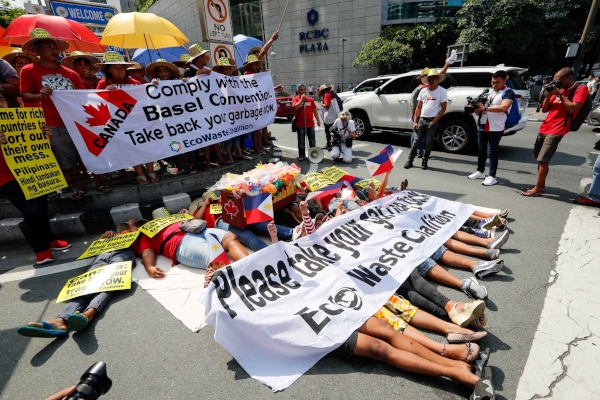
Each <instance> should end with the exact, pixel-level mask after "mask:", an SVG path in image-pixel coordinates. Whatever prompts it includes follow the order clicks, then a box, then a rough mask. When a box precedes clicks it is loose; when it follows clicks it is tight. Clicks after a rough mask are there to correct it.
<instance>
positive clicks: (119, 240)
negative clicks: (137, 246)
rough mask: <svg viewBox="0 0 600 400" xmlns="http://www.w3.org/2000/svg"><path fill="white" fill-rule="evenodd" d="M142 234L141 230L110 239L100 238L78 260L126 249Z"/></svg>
mask: <svg viewBox="0 0 600 400" xmlns="http://www.w3.org/2000/svg"><path fill="white" fill-rule="evenodd" d="M139 235H140V232H139V231H137V232H130V233H124V234H122V235H117V236H114V237H111V238H108V239H100V240H96V241H94V242H92V244H90V247H88V248H87V250H86V251H84V252H83V254H82V255H80V256H79V258H77V259H78V260H83V259H84V258H90V257H95V256H97V255H98V254H102V253H106V252H108V251H115V250H122V249H126V248H128V247H129V246H131V245H132V244H133V242H135V240H136V239H137V238H138V236H139Z"/></svg>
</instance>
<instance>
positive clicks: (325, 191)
mask: <svg viewBox="0 0 600 400" xmlns="http://www.w3.org/2000/svg"><path fill="white" fill-rule="evenodd" d="M342 185H343V182H338V183H334V184H333V185H329V186H325V187H324V188H322V189H319V190H315V191H314V192H310V193H309V194H308V196H306V201H309V200H314V199H318V198H319V197H323V196H327V195H329V194H335V193H337V192H339V191H340V190H341V189H342Z"/></svg>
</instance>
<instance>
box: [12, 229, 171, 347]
mask: <svg viewBox="0 0 600 400" xmlns="http://www.w3.org/2000/svg"><path fill="white" fill-rule="evenodd" d="M140 225H141V224H140ZM137 229H138V224H137V222H136V221H135V220H130V221H129V222H127V223H121V224H119V227H118V229H117V230H118V231H119V232H118V233H116V234H115V232H114V231H106V232H105V233H104V234H103V235H102V236H100V239H107V238H111V237H114V236H115V235H121V234H125V233H129V232H135V231H137ZM144 239H146V240H147V238H146V237H145V236H140V237H138V239H137V240H136V241H135V242H133V244H132V245H131V246H130V247H129V248H127V249H123V250H116V251H110V252H106V253H102V254H99V255H98V256H96V258H95V259H94V262H93V263H92V265H91V266H90V267H89V268H88V271H92V270H94V269H96V268H100V267H103V266H105V265H110V264H114V263H119V262H124V261H131V262H132V267H135V259H136V256H140V257H141V258H142V264H143V265H144V268H145V269H146V271H147V272H148V275H150V276H151V277H153V278H163V277H164V276H165V274H164V271H162V270H161V269H160V268H158V267H156V253H155V252H154V250H152V249H151V248H147V247H143V246H142V245H141V243H142V242H143V241H144ZM112 293H113V292H110V291H109V292H100V293H92V294H88V295H85V296H80V297H77V298H74V299H72V300H71V301H70V302H69V303H67V305H66V306H65V308H64V309H63V310H62V311H61V312H60V313H59V314H58V316H57V317H56V318H54V319H51V320H48V321H41V322H30V323H29V324H27V325H24V326H21V327H20V328H19V329H18V330H17V333H18V334H19V335H22V336H28V337H40V338H52V337H58V336H65V335H67V334H68V333H69V330H72V331H77V332H79V331H82V330H84V329H85V328H86V327H87V325H88V324H89V323H90V322H91V321H92V320H93V319H94V317H95V316H96V315H98V314H100V313H101V312H102V310H103V309H104V307H106V305H107V304H108V302H109V301H110V298H111V297H112Z"/></svg>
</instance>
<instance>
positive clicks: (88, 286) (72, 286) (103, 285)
mask: <svg viewBox="0 0 600 400" xmlns="http://www.w3.org/2000/svg"><path fill="white" fill-rule="evenodd" d="M131 265H132V262H131V261H125V262H120V263H115V264H109V265H105V266H104V267H100V268H96V269H93V270H91V271H87V272H85V273H83V274H81V275H79V276H76V277H74V278H71V279H69V280H68V281H67V283H66V284H65V286H64V287H63V288H62V290H61V291H60V294H59V295H58V298H57V299H56V302H57V303H61V302H63V301H67V300H71V299H74V298H75V297H79V296H84V295H86V294H90V293H99V292H110V291H114V290H125V289H131Z"/></svg>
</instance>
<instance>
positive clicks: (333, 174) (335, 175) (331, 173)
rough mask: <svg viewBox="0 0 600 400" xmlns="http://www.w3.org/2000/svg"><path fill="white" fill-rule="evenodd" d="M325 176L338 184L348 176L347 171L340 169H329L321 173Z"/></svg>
mask: <svg viewBox="0 0 600 400" xmlns="http://www.w3.org/2000/svg"><path fill="white" fill-rule="evenodd" d="M321 173H322V174H323V175H325V176H326V177H327V178H329V179H331V181H333V183H337V182H338V181H339V180H340V179H342V177H343V176H344V175H348V173H347V172H346V171H344V170H343V169H340V168H338V167H329V168H325V169H324V170H322V171H321Z"/></svg>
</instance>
